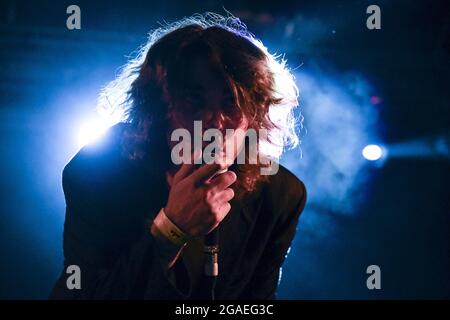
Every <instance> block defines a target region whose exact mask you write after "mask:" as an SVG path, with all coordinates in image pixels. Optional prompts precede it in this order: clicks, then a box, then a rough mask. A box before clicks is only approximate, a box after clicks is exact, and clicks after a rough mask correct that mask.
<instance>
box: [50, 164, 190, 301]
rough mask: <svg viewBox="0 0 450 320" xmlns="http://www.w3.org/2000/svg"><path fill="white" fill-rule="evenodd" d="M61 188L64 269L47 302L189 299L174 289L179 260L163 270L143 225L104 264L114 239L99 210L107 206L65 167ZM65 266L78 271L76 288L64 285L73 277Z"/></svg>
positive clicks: (104, 217) (150, 235)
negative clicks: (131, 240)
mask: <svg viewBox="0 0 450 320" xmlns="http://www.w3.org/2000/svg"><path fill="white" fill-rule="evenodd" d="M63 189H64V194H65V199H66V218H65V223H64V269H63V271H62V273H61V275H60V277H59V279H58V280H57V282H56V284H55V286H54V288H53V290H52V292H51V294H50V299H133V298H135V299H136V298H143V297H145V298H147V299H183V298H186V297H187V296H188V295H189V293H187V292H186V291H183V290H182V289H181V287H178V286H177V274H180V272H176V270H182V269H183V266H182V265H180V264H182V262H180V261H178V262H177V263H176V267H173V268H171V269H169V270H166V268H164V267H163V264H162V262H161V261H160V260H159V258H158V257H159V255H158V244H157V241H156V239H155V238H154V237H153V236H152V234H151V232H150V229H149V228H148V227H147V228H143V229H145V231H143V232H142V237H141V238H140V239H139V240H138V241H136V242H135V243H134V244H133V245H131V246H130V247H127V249H126V250H123V252H122V254H121V255H120V256H119V257H118V258H117V260H116V261H108V258H107V257H108V254H107V253H108V252H109V251H110V250H111V249H114V236H115V235H114V234H112V233H111V231H109V230H108V227H105V225H106V226H107V225H108V212H104V211H105V210H106V209H105V208H107V206H103V205H102V200H101V196H98V195H96V194H95V192H92V189H90V188H89V186H87V185H86V183H81V182H80V179H79V178H78V177H77V175H76V174H74V173H73V172H71V171H70V170H68V169H67V167H66V168H65V170H64V172H63ZM99 198H100V199H99ZM116 237H117V236H116ZM178 260H181V259H178ZM71 265H76V266H78V267H79V270H80V278H81V288H80V289H77V288H73V289H69V288H68V285H67V282H71V281H73V280H74V279H73V277H72V278H70V277H71V275H73V273H66V271H67V267H68V266H71Z"/></svg>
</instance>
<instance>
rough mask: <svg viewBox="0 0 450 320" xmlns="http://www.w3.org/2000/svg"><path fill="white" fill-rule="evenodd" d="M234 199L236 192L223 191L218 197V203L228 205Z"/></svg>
mask: <svg viewBox="0 0 450 320" xmlns="http://www.w3.org/2000/svg"><path fill="white" fill-rule="evenodd" d="M233 198H234V190H233V189H231V188H227V189H225V190H223V191H221V192H220V193H219V194H218V195H217V202H219V203H226V202H228V201H230V200H231V199H233Z"/></svg>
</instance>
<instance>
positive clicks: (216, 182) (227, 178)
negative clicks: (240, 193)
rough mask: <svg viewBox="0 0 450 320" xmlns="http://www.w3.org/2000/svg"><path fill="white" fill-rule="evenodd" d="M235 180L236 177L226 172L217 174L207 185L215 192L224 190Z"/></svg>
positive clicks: (232, 173) (231, 172) (230, 172)
mask: <svg viewBox="0 0 450 320" xmlns="http://www.w3.org/2000/svg"><path fill="white" fill-rule="evenodd" d="M236 180H237V175H236V173H234V172H233V171H227V172H225V173H222V174H219V175H218V176H216V177H215V178H214V179H212V180H211V182H210V183H209V185H210V187H211V188H215V189H217V190H224V189H226V188H228V187H229V186H230V185H232V184H233V183H234V182H236Z"/></svg>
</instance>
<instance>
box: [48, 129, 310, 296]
mask: <svg viewBox="0 0 450 320" xmlns="http://www.w3.org/2000/svg"><path fill="white" fill-rule="evenodd" d="M121 126H122V125H117V126H115V127H113V129H111V130H110V131H109V134H108V135H107V136H106V137H105V138H104V139H103V140H102V142H101V143H97V144H93V145H90V146H87V147H84V148H83V149H82V150H80V151H79V152H78V153H77V154H76V155H75V157H74V158H73V159H72V160H71V161H70V162H69V163H68V164H67V166H66V167H65V168H64V171H63V189H64V194H65V199H66V218H65V223H64V245H63V247H64V257H65V260H64V269H63V271H62V273H61V275H60V277H59V279H58V280H57V282H56V284H55V286H54V288H53V291H52V293H51V295H50V298H53V299H202V298H207V297H208V294H209V292H205V291H207V289H205V283H206V282H205V281H204V280H205V279H204V277H203V276H202V268H203V253H202V240H194V241H192V242H189V243H188V245H187V246H186V247H185V248H184V249H183V251H182V254H181V257H180V258H179V259H178V261H177V263H176V265H175V266H174V267H173V268H172V269H170V270H168V271H164V268H163V267H162V265H161V263H160V261H159V260H158V259H156V256H155V248H156V247H155V245H156V242H155V239H154V238H153V237H152V235H151V233H150V231H149V221H151V219H152V218H153V217H154V216H155V215H156V214H157V213H158V212H159V210H160V208H161V207H163V206H164V205H165V202H166V201H167V196H168V191H169V190H168V187H167V184H166V182H165V177H164V174H161V172H155V171H157V170H148V169H147V168H144V167H143V166H140V165H139V164H138V163H137V162H135V161H130V160H127V159H125V157H123V156H122V152H121V147H120V144H119V137H118V135H119V133H120V132H121V129H120V128H121ZM155 161H156V160H155ZM305 201H306V191H305V187H304V185H303V183H302V182H301V181H300V180H299V179H297V178H296V177H295V176H294V175H293V174H292V173H291V172H289V171H288V170H287V169H286V168H284V167H282V166H280V167H279V171H278V173H277V174H275V175H273V176H270V179H269V182H268V183H263V184H261V185H260V187H259V188H257V189H256V190H255V191H254V192H252V193H250V194H248V195H246V197H245V198H244V199H243V200H241V201H237V200H235V199H233V200H232V201H231V206H232V209H231V211H230V212H229V213H228V215H227V216H226V217H225V219H224V220H223V221H222V223H221V224H220V241H219V245H220V250H221V251H220V254H219V269H220V271H219V272H220V276H219V278H218V281H217V286H216V291H215V292H216V299H243V298H247V299H271V298H275V290H276V288H277V284H278V278H279V274H280V267H281V265H282V263H283V261H284V259H285V256H286V254H287V250H288V248H289V246H290V244H291V241H292V239H293V237H294V235H295V232H296V227H297V222H298V218H299V215H300V213H301V212H302V210H303V207H304V205H305ZM69 265H77V266H79V267H80V270H81V289H79V290H78V289H72V290H69V289H68V288H67V286H66V280H67V277H68V276H70V274H67V273H66V268H67V266H69Z"/></svg>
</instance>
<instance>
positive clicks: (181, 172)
mask: <svg viewBox="0 0 450 320" xmlns="http://www.w3.org/2000/svg"><path fill="white" fill-rule="evenodd" d="M201 155H202V151H201V150H196V151H194V152H193V153H192V155H191V158H190V160H191V161H190V163H189V161H187V162H184V163H183V164H182V165H181V167H180V169H178V171H177V173H176V174H175V176H174V184H176V183H177V182H179V181H181V180H183V179H184V178H186V177H187V176H189V175H190V174H191V173H192V172H193V171H194V170H195V162H196V160H197V159H198V158H199V157H201Z"/></svg>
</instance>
